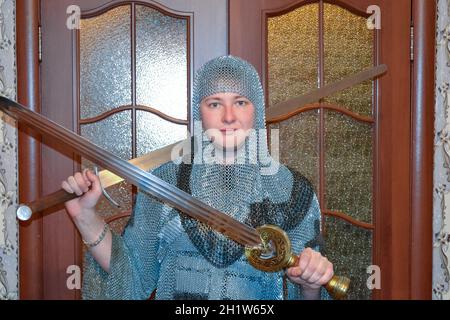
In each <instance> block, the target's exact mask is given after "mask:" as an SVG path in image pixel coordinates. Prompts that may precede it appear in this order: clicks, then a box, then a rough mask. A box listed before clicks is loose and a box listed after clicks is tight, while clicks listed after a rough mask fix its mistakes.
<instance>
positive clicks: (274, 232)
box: [245, 225, 350, 300]
mask: <svg viewBox="0 0 450 320" xmlns="http://www.w3.org/2000/svg"><path fill="white" fill-rule="evenodd" d="M256 230H257V231H258V232H259V234H260V236H261V246H258V247H253V248H249V247H247V248H245V255H246V257H247V260H248V262H249V263H250V265H252V266H253V267H254V268H256V269H258V270H262V271H265V272H277V271H280V270H282V269H285V268H290V267H293V266H295V265H297V264H298V257H297V256H296V255H295V254H293V253H292V251H291V242H290V240H289V237H288V235H287V234H286V232H284V231H283V230H282V229H280V228H279V227H277V226H273V225H263V226H260V227H258V228H256ZM349 286H350V279H349V278H347V277H342V276H336V275H335V276H333V278H331V280H330V281H329V282H328V283H327V284H326V285H325V288H326V289H327V291H328V293H329V294H330V295H331V296H332V297H333V298H334V299H338V300H339V299H343V298H345V296H346V295H347V291H348V288H349Z"/></svg>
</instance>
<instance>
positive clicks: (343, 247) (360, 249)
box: [324, 217, 372, 300]
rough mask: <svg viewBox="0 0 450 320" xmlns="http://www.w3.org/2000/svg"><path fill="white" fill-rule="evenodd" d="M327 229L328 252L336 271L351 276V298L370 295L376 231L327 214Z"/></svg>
mask: <svg viewBox="0 0 450 320" xmlns="http://www.w3.org/2000/svg"><path fill="white" fill-rule="evenodd" d="M325 230H326V231H325V234H324V237H325V253H326V256H327V258H328V259H329V260H330V261H331V262H332V263H333V265H334V271H335V274H337V275H341V276H346V277H348V278H350V280H351V284H350V289H349V291H348V299H349V300H365V299H370V298H371V292H370V290H369V289H368V288H367V279H368V277H369V275H370V274H368V273H367V267H369V266H370V265H372V232H371V231H370V230H365V229H362V228H359V227H357V226H354V225H351V224H349V223H347V222H345V221H342V220H340V219H338V218H334V217H326V218H325Z"/></svg>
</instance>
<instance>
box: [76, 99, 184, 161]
mask: <svg viewBox="0 0 450 320" xmlns="http://www.w3.org/2000/svg"><path fill="white" fill-rule="evenodd" d="M127 110H131V111H132V112H133V110H140V111H145V112H149V113H152V114H154V115H156V116H158V117H160V118H162V119H164V120H167V121H169V122H172V123H175V124H179V125H184V126H187V125H188V124H189V122H188V120H183V119H178V118H173V117H171V116H169V115H167V114H165V113H163V112H161V111H159V110H156V109H154V108H152V107H147V106H141V105H136V106H120V107H117V108H114V109H112V110H109V111H106V112H104V113H102V114H100V115H98V116H95V117H92V118H86V119H81V120H80V124H82V125H83V124H90V123H94V122H97V121H100V120H103V119H106V118H107V117H109V116H112V115H114V114H116V113H120V112H122V111H127ZM133 132H134V131H133ZM134 133H135V132H134ZM133 158H135V156H134V157H133Z"/></svg>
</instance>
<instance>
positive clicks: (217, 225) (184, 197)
mask: <svg viewBox="0 0 450 320" xmlns="http://www.w3.org/2000/svg"><path fill="white" fill-rule="evenodd" d="M0 110H1V111H3V112H4V113H6V114H7V115H9V116H11V117H12V118H14V119H16V120H17V121H19V122H21V123H23V124H25V125H27V126H28V127H30V128H32V129H33V130H35V131H36V132H38V133H39V134H41V135H43V136H46V137H51V138H53V139H55V140H57V141H58V142H60V143H62V144H64V145H65V146H68V147H70V148H71V149H72V150H73V151H74V152H75V153H77V154H79V155H80V156H83V157H85V158H86V159H88V160H90V161H92V162H95V163H96V164H98V165H99V166H101V167H103V168H105V169H107V170H109V171H111V172H112V173H114V174H116V175H118V176H120V177H122V178H124V179H125V180H127V181H128V182H129V183H131V184H133V185H135V186H137V187H138V188H139V189H140V190H142V191H144V192H146V193H148V194H150V195H152V196H154V197H156V198H157V199H159V200H161V201H163V202H165V203H167V204H169V205H171V206H173V207H175V208H176V209H178V210H180V211H182V212H183V213H185V214H187V215H188V216H190V217H192V218H194V219H196V220H198V221H200V222H203V223H206V224H207V225H209V226H210V227H211V228H213V229H215V230H217V231H218V232H220V233H223V234H224V235H226V236H227V237H229V238H230V239H233V240H234V241H236V242H238V243H240V244H242V245H245V246H248V247H254V246H258V245H259V244H261V239H260V236H259V234H258V232H257V231H256V229H255V228H252V227H250V226H248V225H246V224H244V223H241V222H239V221H237V220H235V219H233V218H231V217H230V216H228V215H226V214H225V213H223V212H220V211H219V210H216V209H214V208H213V207H211V206H208V205H206V204H205V203H203V202H201V201H200V200H198V199H196V198H194V197H192V196H191V195H190V194H188V193H186V192H184V191H182V190H180V189H178V188H176V187H175V186H173V185H171V184H169V183H167V182H165V181H164V180H162V179H160V178H158V177H156V176H154V175H152V174H151V173H149V172H146V171H143V170H141V169H139V168H138V167H136V166H134V165H133V164H131V163H129V162H127V161H125V160H122V159H120V158H119V157H117V156H115V155H114V154H112V153H111V152H109V151H107V150H105V149H103V148H100V147H98V146H96V145H95V144H93V143H92V142H90V141H89V140H87V139H85V138H83V137H81V136H79V135H77V134H76V133H74V132H72V131H70V130H68V129H66V128H64V127H62V126H61V125H59V124H57V123H56V122H54V121H52V120H50V119H48V118H46V117H44V116H42V115H40V114H38V113H36V112H33V111H31V110H29V109H28V108H25V107H24V106H22V105H20V104H18V103H16V102H14V101H11V100H9V99H7V98H5V97H0Z"/></svg>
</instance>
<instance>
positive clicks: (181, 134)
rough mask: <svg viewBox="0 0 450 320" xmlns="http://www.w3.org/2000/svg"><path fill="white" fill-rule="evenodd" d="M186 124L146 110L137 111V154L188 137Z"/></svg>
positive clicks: (139, 154)
mask: <svg viewBox="0 0 450 320" xmlns="http://www.w3.org/2000/svg"><path fill="white" fill-rule="evenodd" d="M187 136H188V135H187V128H186V126H185V125H178V124H174V123H171V122H169V121H166V120H164V119H161V118H160V117H158V116H156V115H154V114H152V113H150V112H146V111H138V112H137V156H138V157H140V156H142V155H144V154H146V153H148V152H151V151H154V150H156V149H159V148H162V147H165V146H167V145H169V144H172V143H175V142H177V141H180V140H184V139H186V138H187Z"/></svg>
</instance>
